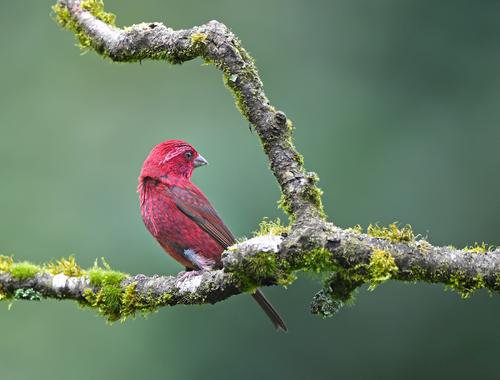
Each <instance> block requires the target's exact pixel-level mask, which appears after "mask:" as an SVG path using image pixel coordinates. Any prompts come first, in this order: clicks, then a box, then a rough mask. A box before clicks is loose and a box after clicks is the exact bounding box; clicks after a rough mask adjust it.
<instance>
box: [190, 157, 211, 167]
mask: <svg viewBox="0 0 500 380" xmlns="http://www.w3.org/2000/svg"><path fill="white" fill-rule="evenodd" d="M193 163H194V167H195V168H197V167H199V166H203V165H208V161H207V160H205V158H204V157H203V156H202V155H201V154H199V155H198V157H196V158H195V159H194V161H193Z"/></svg>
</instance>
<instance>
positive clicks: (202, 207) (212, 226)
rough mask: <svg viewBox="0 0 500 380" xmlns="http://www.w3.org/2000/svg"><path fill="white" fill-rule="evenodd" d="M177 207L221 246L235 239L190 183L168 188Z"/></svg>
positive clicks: (202, 195)
mask: <svg viewBox="0 0 500 380" xmlns="http://www.w3.org/2000/svg"><path fill="white" fill-rule="evenodd" d="M169 191H170V192H171V195H172V199H173V201H174V202H175V205H176V206H177V208H178V209H179V210H180V211H181V212H182V213H183V214H185V215H186V216H187V217H188V218H190V219H191V220H193V221H194V222H195V223H196V224H197V225H198V226H199V227H200V228H201V229H203V230H204V231H205V232H206V233H208V234H209V235H210V236H211V237H212V238H213V239H214V240H215V241H216V242H217V243H219V244H220V245H221V246H222V247H223V248H227V247H229V246H231V245H233V244H234V243H236V239H235V238H234V236H233V234H232V233H231V231H229V229H228V228H227V227H226V225H225V224H224V222H223V221H222V219H221V218H220V217H219V215H218V214H217V211H215V209H214V208H213V207H212V205H211V204H210V202H209V200H208V199H207V197H205V195H204V194H203V193H202V192H201V190H199V189H198V188H197V187H196V186H195V185H194V184H192V183H190V182H189V183H185V184H182V185H181V186H176V185H174V186H171V187H170V188H169Z"/></svg>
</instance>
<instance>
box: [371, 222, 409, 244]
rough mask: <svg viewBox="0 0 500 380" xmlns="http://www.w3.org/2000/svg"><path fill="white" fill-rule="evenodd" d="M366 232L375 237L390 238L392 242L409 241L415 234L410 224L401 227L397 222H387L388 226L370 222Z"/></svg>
mask: <svg viewBox="0 0 500 380" xmlns="http://www.w3.org/2000/svg"><path fill="white" fill-rule="evenodd" d="M367 234H368V235H370V236H372V237H375V238H380V239H387V240H390V241H391V242H393V243H401V242H411V241H414V240H415V234H414V233H413V230H412V228H411V226H410V225H409V224H407V225H406V226H404V227H403V228H399V227H398V223H397V222H395V223H391V224H389V227H384V226H382V227H381V226H379V225H378V224H375V225H372V224H370V225H369V226H368V229H367Z"/></svg>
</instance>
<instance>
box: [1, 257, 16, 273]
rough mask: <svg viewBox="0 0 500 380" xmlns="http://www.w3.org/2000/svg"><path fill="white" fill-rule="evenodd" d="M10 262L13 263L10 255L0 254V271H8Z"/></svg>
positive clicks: (10, 265)
mask: <svg viewBox="0 0 500 380" xmlns="http://www.w3.org/2000/svg"><path fill="white" fill-rule="evenodd" d="M12 264H14V259H13V258H12V256H4V255H0V271H1V272H10V268H12Z"/></svg>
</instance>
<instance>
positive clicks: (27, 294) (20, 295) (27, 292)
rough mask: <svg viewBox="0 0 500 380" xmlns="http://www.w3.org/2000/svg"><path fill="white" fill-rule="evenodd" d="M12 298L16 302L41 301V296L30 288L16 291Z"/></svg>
mask: <svg viewBox="0 0 500 380" xmlns="http://www.w3.org/2000/svg"><path fill="white" fill-rule="evenodd" d="M14 298H15V299H16V300H26V301H40V300H41V299H42V295H41V294H40V292H38V291H36V290H35V289H32V288H28V289H17V290H16V292H15V293H14Z"/></svg>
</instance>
